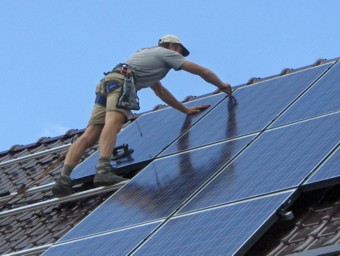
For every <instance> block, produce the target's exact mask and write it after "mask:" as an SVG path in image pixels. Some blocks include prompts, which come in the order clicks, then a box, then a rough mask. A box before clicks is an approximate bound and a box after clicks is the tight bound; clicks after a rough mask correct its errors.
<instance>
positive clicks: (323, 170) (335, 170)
mask: <svg viewBox="0 0 340 256" xmlns="http://www.w3.org/2000/svg"><path fill="white" fill-rule="evenodd" d="M339 142H340V141H339ZM332 179H340V150H339V146H338V149H337V151H335V153H334V154H333V155H332V156H331V157H330V158H329V159H328V160H327V161H326V162H325V163H324V164H323V165H322V166H321V167H320V168H319V169H318V170H317V172H316V173H314V175H313V176H312V177H311V178H310V179H308V180H307V181H306V182H305V183H304V184H305V185H313V184H314V185H315V184H316V183H321V182H328V181H330V180H332Z"/></svg>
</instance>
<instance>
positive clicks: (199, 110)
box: [186, 104, 210, 115]
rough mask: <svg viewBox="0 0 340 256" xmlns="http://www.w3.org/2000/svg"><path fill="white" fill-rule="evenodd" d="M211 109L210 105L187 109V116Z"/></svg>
mask: <svg viewBox="0 0 340 256" xmlns="http://www.w3.org/2000/svg"><path fill="white" fill-rule="evenodd" d="M209 107H210V105H208V104H204V105H201V106H196V107H191V108H187V111H186V114H187V115H192V114H197V113H199V112H201V111H202V110H205V109H207V108H209Z"/></svg>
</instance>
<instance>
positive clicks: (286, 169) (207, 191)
mask: <svg viewBox="0 0 340 256" xmlns="http://www.w3.org/2000/svg"><path fill="white" fill-rule="evenodd" d="M334 127H340V113H339V114H333V115H328V116H324V117H322V118H316V119H313V120H309V121H305V122H301V123H298V124H294V125H289V126H285V127H281V128H278V129H273V130H269V131H266V132H264V133H263V134H262V135H261V136H259V137H258V138H257V139H256V140H255V141H254V142H253V143H252V144H251V145H250V147H248V148H247V149H246V150H245V151H244V152H243V153H242V154H241V155H240V156H239V157H238V158H237V159H236V160H234V161H233V162H231V164H230V165H229V166H227V168H226V169H225V170H224V171H223V172H221V174H220V175H219V176H217V177H216V179H214V180H213V181H212V182H211V183H210V184H209V185H208V186H207V187H205V188H204V190H203V191H201V192H200V193H199V194H198V195H197V196H196V197H195V198H193V200H192V201H191V202H190V203H189V204H188V206H187V207H185V208H184V209H183V211H191V210H195V209H199V208H204V207H210V206H212V205H216V204H223V203H228V202H232V201H235V200H240V199H244V198H249V197H254V196H258V195H261V194H265V193H271V192H274V191H279V190H282V189H288V188H292V187H296V186H298V185H299V184H300V183H301V182H303V181H304V179H305V178H306V177H307V176H308V174H309V173H310V172H311V171H312V170H313V169H314V168H315V167H316V166H317V164H318V163H319V162H321V160H322V159H323V158H324V157H325V156H327V155H328V154H329V152H331V150H332V149H333V148H334V147H335V146H336V145H337V143H338V141H339V140H338V139H337V138H339V132H338V130H337V129H334ZM325 131H327V132H325Z"/></svg>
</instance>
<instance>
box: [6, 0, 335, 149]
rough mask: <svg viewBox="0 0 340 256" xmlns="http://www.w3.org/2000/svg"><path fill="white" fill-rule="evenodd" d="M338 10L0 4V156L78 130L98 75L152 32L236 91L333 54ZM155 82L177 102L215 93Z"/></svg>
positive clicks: (201, 86)
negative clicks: (169, 37) (173, 40)
mask: <svg viewBox="0 0 340 256" xmlns="http://www.w3.org/2000/svg"><path fill="white" fill-rule="evenodd" d="M339 10H340V2H339V1H337V0H323V1H315V0H299V1H293V0H286V1H272V0H259V1H253V0H233V1H228V0H214V1H197V0H195V1H194V0H181V1H180V0H171V1H155V0H150V1H134V0H131V1H114V0H111V1H109V0H96V1H92V0H91V1H90V0H81V1H80V0H58V1H57V0H49V1H46V0H1V1H0V33H1V40H0V70H1V72H0V86H1V87H0V88H1V94H0V113H1V117H2V125H1V126H0V136H1V137H0V151H5V150H8V149H9V148H10V147H11V146H13V145H16V144H20V145H26V144H30V143H34V142H36V141H37V140H38V139H39V138H41V137H54V136H58V135H62V134H64V133H65V132H66V131H67V130H69V129H82V128H84V127H86V125H87V121H88V118H89V115H90V112H91V109H92V106H93V101H94V89H95V86H96V84H97V82H98V81H99V80H100V79H101V78H102V73H103V72H105V71H108V70H110V69H112V67H113V66H115V65H116V64H117V63H120V62H124V60H126V59H127V58H128V57H129V56H130V55H131V54H132V53H133V52H135V51H136V50H138V49H140V48H142V47H147V46H154V45H156V43H157V41H158V39H159V37H161V36H162V35H165V34H176V35H178V36H179V37H180V38H181V40H182V41H183V43H184V44H185V45H186V47H187V48H188V49H189V50H190V52H191V55H190V56H189V57H188V60H190V61H193V62H196V63H198V64H200V65H202V66H205V67H207V68H210V69H211V70H213V71H214V72H215V73H216V74H218V75H219V76H220V77H221V79H222V80H224V81H228V82H230V83H231V84H232V85H234V86H236V85H240V84H244V83H246V82H247V81H248V79H249V78H251V77H254V76H255V77H266V76H271V75H275V74H278V73H280V71H281V70H282V69H284V68H299V67H303V66H307V65H310V64H313V63H314V62H315V61H316V60H317V59H319V58H323V59H333V58H336V57H340V54H339V45H340V26H339V25H340V16H339V14H338V12H339ZM162 82H163V85H164V86H165V87H167V88H168V89H169V90H170V91H171V92H172V93H173V94H174V95H175V97H176V98H177V99H179V100H183V99H184V98H185V97H186V96H188V95H197V96H198V95H202V94H206V93H210V92H213V91H214V90H215V88H214V87H213V86H212V85H210V84H207V83H205V82H204V81H203V80H201V79H200V78H199V77H195V76H193V75H190V74H187V73H185V72H183V71H182V72H174V71H171V72H170V73H169V75H168V76H167V77H166V78H165V79H164V80H163V81H162ZM287 90H289V88H287ZM282 96H283V97H284V95H282ZM139 97H140V100H141V112H143V111H148V110H151V109H153V107H154V106H155V105H157V104H160V103H161V101H160V100H159V99H158V98H157V97H156V96H154V94H153V93H152V91H151V90H150V89H144V90H142V91H140V93H139Z"/></svg>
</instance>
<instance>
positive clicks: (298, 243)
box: [247, 185, 340, 256]
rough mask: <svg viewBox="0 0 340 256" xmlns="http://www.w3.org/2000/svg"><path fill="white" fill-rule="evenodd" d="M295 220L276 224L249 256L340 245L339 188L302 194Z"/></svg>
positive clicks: (282, 253)
mask: <svg viewBox="0 0 340 256" xmlns="http://www.w3.org/2000/svg"><path fill="white" fill-rule="evenodd" d="M289 211H291V212H292V213H293V214H294V219H292V220H286V221H284V220H282V221H279V222H277V223H276V224H275V225H273V226H272V227H271V228H270V229H269V230H268V232H267V233H266V235H264V236H263V237H262V238H261V239H260V240H259V241H258V242H257V244H255V245H254V247H253V248H252V249H251V250H249V251H248V254H247V255H248V256H250V255H251V256H260V255H268V256H274V255H275V256H280V255H287V254H292V253H298V252H303V251H306V250H312V249H315V248H320V247H324V246H329V245H334V244H338V243H340V185H337V186H334V187H330V188H326V189H321V190H317V191H311V192H308V193H306V194H304V195H302V196H301V197H300V198H299V199H298V200H297V201H296V202H295V203H294V205H293V206H292V207H291V208H290V209H289Z"/></svg>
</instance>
